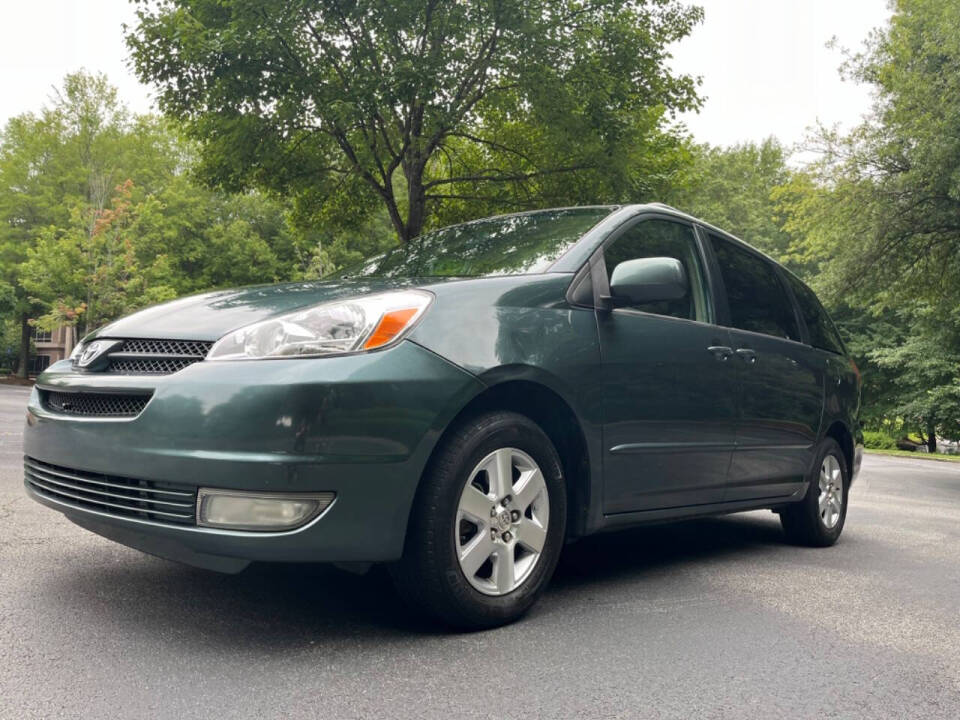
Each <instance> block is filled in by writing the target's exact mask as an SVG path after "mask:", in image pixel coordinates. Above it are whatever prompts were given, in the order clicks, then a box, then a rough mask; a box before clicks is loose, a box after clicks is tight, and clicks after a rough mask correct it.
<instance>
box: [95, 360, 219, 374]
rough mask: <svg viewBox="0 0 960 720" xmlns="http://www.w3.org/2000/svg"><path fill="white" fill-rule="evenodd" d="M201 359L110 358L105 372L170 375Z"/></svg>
mask: <svg viewBox="0 0 960 720" xmlns="http://www.w3.org/2000/svg"><path fill="white" fill-rule="evenodd" d="M202 359H203V358H147V359H144V360H138V359H136V358H116V359H113V358H111V360H110V365H109V366H108V367H107V372H111V373H114V374H116V375H170V374H172V373H175V372H177V371H178V370H183V369H184V368H185V367H187V366H188V365H193V364H194V363H195V362H198V361H200V360H202Z"/></svg>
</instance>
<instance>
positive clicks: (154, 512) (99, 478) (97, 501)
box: [23, 457, 197, 525]
mask: <svg viewBox="0 0 960 720" xmlns="http://www.w3.org/2000/svg"><path fill="white" fill-rule="evenodd" d="M23 472H24V482H26V484H27V486H28V487H29V488H30V489H31V490H33V491H34V492H35V493H37V494H38V495H40V496H41V497H46V498H50V499H53V500H56V501H58V502H61V503H65V504H67V505H72V506H74V507H77V508H81V509H86V510H97V511H99V512H104V513H108V514H110V515H117V516H120V517H129V518H138V519H141V520H152V521H154V522H161V523H173V524H177V525H195V524H196V504H197V489H196V488H195V487H191V486H187V485H177V484H175V483H161V482H155V481H152V480H135V479H133V478H126V477H117V476H114V475H102V474H100V473H92V472H87V471H85V470H71V469H70V468H65V467H60V466H58V465H51V464H49V463H45V462H41V461H39V460H35V459H34V458H31V457H25V458H24V459H23Z"/></svg>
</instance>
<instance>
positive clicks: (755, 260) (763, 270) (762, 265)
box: [710, 235, 800, 340]
mask: <svg viewBox="0 0 960 720" xmlns="http://www.w3.org/2000/svg"><path fill="white" fill-rule="evenodd" d="M710 242H711V244H712V245H713V251H714V253H716V256H717V262H718V263H719V264H720V275H721V276H722V277H723V284H724V285H725V286H726V289H727V304H728V305H729V306H730V324H731V325H732V326H733V327H735V328H740V329H741V330H749V331H751V332H757V333H764V334H765V335H773V336H775V337H780V338H786V339H788V340H800V329H799V328H798V327H797V316H796V313H794V311H793V304H792V303H791V302H790V298H789V296H788V295H787V291H786V288H785V287H784V286H783V284H782V283H781V282H780V278H779V277H778V276H777V272H776V270H775V269H774V267H773V265H771V264H770V263H769V262H767V261H766V260H764V259H763V258H761V257H759V256H757V255H754V254H753V253H752V252H749V251H747V250H744V249H742V248H739V247H737V246H736V245H734V244H733V243H732V242H729V241H728V240H724V239H723V238H720V237H717V236H715V235H711V236H710Z"/></svg>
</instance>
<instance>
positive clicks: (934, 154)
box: [791, 0, 960, 308]
mask: <svg viewBox="0 0 960 720" xmlns="http://www.w3.org/2000/svg"><path fill="white" fill-rule="evenodd" d="M847 71H848V73H849V74H850V76H851V77H853V78H854V79H856V80H859V81H861V82H865V83H869V84H870V85H872V86H873V88H874V90H875V93H876V101H875V104H874V108H873V111H872V113H871V115H870V116H869V117H867V118H866V119H865V121H864V123H863V124H862V125H861V126H859V127H858V128H856V129H855V130H854V131H853V132H851V133H849V134H847V135H843V134H840V133H838V132H836V131H833V130H826V129H824V130H821V132H820V133H819V136H818V137H817V138H816V142H815V147H816V148H817V149H819V150H820V151H821V152H822V153H823V159H822V161H820V162H819V163H817V164H816V165H814V166H813V167H812V168H811V171H812V172H814V173H815V176H816V180H817V184H818V191H817V193H816V195H811V194H808V195H807V196H806V198H805V201H804V202H801V203H795V204H794V206H793V208H792V209H791V215H792V217H791V223H792V227H793V228H794V229H795V230H797V231H800V234H802V235H803V237H804V238H805V240H804V242H805V249H806V252H807V254H808V257H810V258H811V259H823V258H827V257H829V258H830V259H831V262H830V263H828V264H824V270H825V272H826V274H827V276H826V277H825V278H824V283H825V286H828V287H829V288H830V290H831V292H832V293H833V294H834V295H839V294H841V293H845V294H848V295H849V294H850V293H851V292H853V293H859V297H861V298H870V299H876V300H878V301H880V302H885V303H889V304H896V303H897V301H898V298H903V297H922V298H924V299H925V300H927V301H928V302H931V303H936V304H943V306H944V307H947V308H949V307H952V306H956V304H957V303H958V301H960V263H958V262H957V258H958V257H960V131H958V128H960V4H958V3H956V2H951V1H947V0H898V1H897V2H896V3H895V4H894V14H893V17H892V19H891V22H890V26H889V27H888V28H886V29H884V30H882V31H876V32H874V34H873V35H872V37H871V40H870V42H869V43H868V44H867V47H866V49H865V50H864V51H863V52H861V53H859V54H856V55H854V56H852V57H851V58H850V60H849V62H848V65H847Z"/></svg>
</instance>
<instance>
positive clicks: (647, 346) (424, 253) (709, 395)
mask: <svg viewBox="0 0 960 720" xmlns="http://www.w3.org/2000/svg"><path fill="white" fill-rule="evenodd" d="M859 404H860V377H859V372H858V371H857V368H856V365H855V364H854V363H853V362H852V361H851V359H850V357H849V355H848V354H847V352H846V351H845V349H844V346H843V343H842V341H841V340H840V337H839V335H838V333H837V330H836V328H835V326H834V324H833V323H832V322H831V320H830V318H829V317H828V316H827V314H826V312H824V310H823V307H822V306H821V305H820V303H819V302H818V300H817V298H816V296H815V295H814V293H813V292H812V291H811V290H810V289H809V288H808V287H807V286H806V285H804V284H803V283H802V282H801V281H800V280H798V279H797V278H796V277H795V276H793V275H792V274H791V273H789V272H788V271H786V270H785V269H784V268H782V267H780V266H779V265H777V263H775V262H773V261H772V260H770V259H769V258H768V257H766V256H765V255H763V254H762V253H760V252H758V251H757V250H754V249H753V248H751V247H750V246H748V245H746V244H744V243H743V242H741V241H739V240H737V239H735V238H733V237H731V236H730V235H729V234H727V233H725V232H723V231H722V230H719V229H717V228H715V227H712V226H710V225H707V224H706V223H703V222H700V221H699V220H697V219H695V218H692V217H689V216H687V215H685V214H683V213H680V212H678V211H676V210H674V209H672V208H670V207H667V206H665V205H660V204H649V205H630V206H605V207H575V208H562V209H554V210H543V211H537V212H529V213H521V214H515V215H506V216H501V217H495V218H489V219H485V220H478V221H475V222H471V223H466V224H463V225H456V226H453V227H448V228H444V229H441V230H437V231H435V232H431V233H427V234H425V235H423V236H421V237H419V238H417V239H416V240H414V241H412V242H411V243H410V244H408V245H407V246H405V247H402V248H397V249H395V250H392V251H390V252H387V253H385V254H383V255H380V256H378V257H375V258H373V259H371V260H369V261H368V262H366V263H365V264H363V265H362V266H360V267H357V268H353V269H352V270H350V271H348V272H345V273H343V274H342V275H341V276H339V277H337V278H335V279H331V280H325V281H317V282H298V283H288V284H283V285H270V286H266V285H265V286H256V287H248V288H242V289H238V290H219V291H216V292H211V293H207V294H204V295H198V296H194V297H188V298H183V299H180V300H176V301H174V302H170V303H166V304H164V305H159V306H156V307H152V308H149V309H146V310H142V311H140V312H137V313H135V314H133V315H130V316H128V317H126V318H123V319H120V320H117V321H116V322H114V323H112V324H110V325H107V326H106V327H103V328H101V329H100V330H98V331H97V332H95V333H92V334H91V335H89V336H87V337H86V338H84V339H83V342H82V343H80V345H79V346H78V347H77V348H76V350H75V351H74V353H73V354H72V356H71V357H70V359H69V360H64V361H61V362H59V363H56V364H55V365H52V366H51V367H50V368H49V369H47V371H46V372H44V373H43V374H42V375H41V376H40V377H39V378H38V379H37V384H36V387H35V388H34V390H33V393H32V395H31V397H30V402H29V407H28V410H27V427H26V430H25V435H24V454H25V457H24V472H25V485H26V490H27V493H28V494H29V495H30V496H31V497H33V498H34V499H36V500H38V501H39V502H41V503H43V504H45V505H48V506H50V507H52V508H54V509H56V510H59V511H60V512H62V513H63V514H65V515H66V516H67V517H68V518H69V519H70V520H72V521H73V522H75V523H77V524H78V525H80V526H82V527H84V528H87V529H88V530H91V531H93V532H95V533H98V534H100V535H102V536H104V537H107V538H110V539H113V540H116V541H117V542H121V543H123V544H125V545H129V546H130V547H134V548H138V549H140V550H143V551H145V552H148V553H151V554H154V555H158V556H161V557H165V558H169V559H172V560H177V561H180V562H184V563H189V564H192V565H195V566H199V567H203V568H209V569H211V570H219V571H223V572H239V571H240V570H242V569H243V568H245V567H246V566H247V565H248V564H249V563H250V562H252V561H280V562H333V563H339V564H344V565H347V566H348V567H352V568H354V569H363V568H366V567H368V566H369V565H370V564H371V563H385V564H386V565H387V566H388V568H389V570H390V573H391V575H392V576H393V577H394V579H395V580H396V584H397V587H398V589H399V591H400V594H401V595H402V596H403V597H405V598H406V599H407V600H408V601H409V602H410V603H411V604H412V605H413V606H414V607H416V608H417V609H419V610H421V611H424V612H426V613H428V614H429V615H431V616H433V617H435V618H438V619H439V620H440V621H442V622H444V623H446V624H448V625H451V626H455V627H461V628H483V627H492V626H495V625H499V624H503V623H506V622H510V621H512V620H514V619H516V618H518V617H519V616H520V615H521V614H523V613H524V612H525V611H526V610H527V609H528V608H530V607H531V605H533V603H534V602H535V601H536V599H537V597H538V596H539V595H540V593H541V592H543V590H544V588H545V587H546V585H547V583H548V581H549V579H550V576H551V574H552V573H553V571H554V568H555V566H556V563H557V559H558V557H559V555H560V552H561V549H562V548H563V546H564V544H565V543H568V542H572V541H574V540H576V539H577V538H580V537H583V536H585V535H589V534H591V533H595V532H599V531H603V530H612V529H616V528H622V527H626V526H631V525H636V524H640V523H647V522H652V521H663V520H670V519H675V518H686V517H691V516H698V515H710V514H719V513H730V512H738V511H743V510H756V509H759V508H769V509H772V510H773V511H774V512H776V513H778V514H779V515H780V519H781V521H782V525H783V529H784V531H785V535H786V537H787V538H788V539H790V540H791V541H794V542H797V543H802V544H806V545H814V546H827V545H832V544H833V543H834V542H836V540H837V538H838V537H839V535H840V532H841V531H842V529H843V525H844V519H845V516H846V508H847V499H848V496H849V491H850V485H851V483H852V481H853V479H854V477H856V474H857V471H858V469H859V465H860V459H861V455H862V433H861V431H860V425H859V422H858V415H859Z"/></svg>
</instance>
